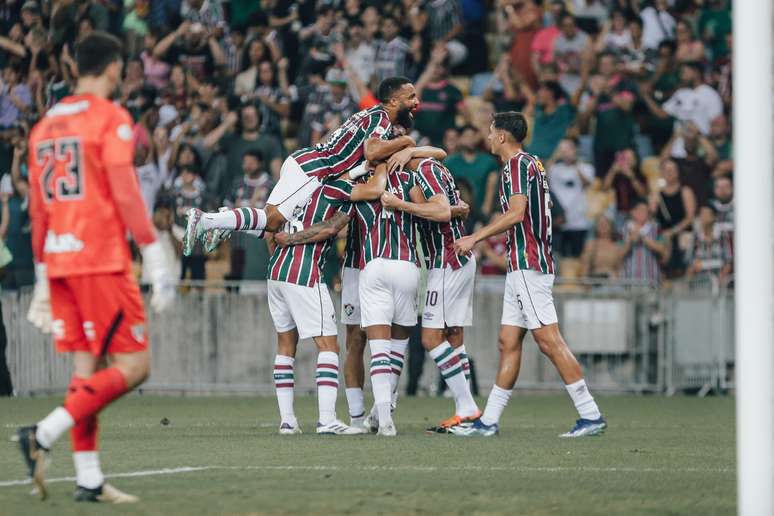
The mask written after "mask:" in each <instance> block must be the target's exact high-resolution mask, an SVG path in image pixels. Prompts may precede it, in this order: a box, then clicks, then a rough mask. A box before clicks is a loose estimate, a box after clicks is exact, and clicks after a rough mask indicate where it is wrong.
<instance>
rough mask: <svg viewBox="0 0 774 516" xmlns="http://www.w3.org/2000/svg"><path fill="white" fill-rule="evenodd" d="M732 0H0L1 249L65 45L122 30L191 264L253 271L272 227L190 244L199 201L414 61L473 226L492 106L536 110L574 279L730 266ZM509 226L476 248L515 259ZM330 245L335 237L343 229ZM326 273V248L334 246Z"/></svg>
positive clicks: (127, 87) (492, 207) (187, 270)
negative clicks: (200, 245) (33, 131)
mask: <svg viewBox="0 0 774 516" xmlns="http://www.w3.org/2000/svg"><path fill="white" fill-rule="evenodd" d="M730 9H731V7H730V2H729V1H728V0H643V1H640V0H544V1H542V2H541V1H536V0H385V1H375V0H331V1H324V0H300V1H295V2H293V1H285V0H260V1H258V0H231V1H222V0H126V1H123V0H122V1H119V0H43V1H40V2H38V1H34V0H28V1H25V2H23V3H22V1H20V0H0V35H1V36H0V68H2V81H1V82H0V173H1V174H3V175H2V180H0V201H2V213H1V214H0V220H1V221H2V223H0V237H2V240H3V242H4V246H3V248H2V249H0V265H4V266H5V270H6V274H5V279H4V280H3V288H10V289H12V288H16V287H18V286H21V285H27V284H31V283H32V281H33V276H34V274H33V264H32V254H31V252H30V229H29V218H28V215H27V189H28V184H27V182H26V179H25V177H26V165H25V162H26V154H27V149H26V138H25V135H26V134H27V132H28V131H29V128H30V127H31V125H32V124H34V122H35V120H36V119H37V118H38V117H40V116H41V114H42V113H44V112H45V111H46V109H47V108H49V107H50V106H52V105H53V104H55V103H56V102H57V100H59V99H61V98H62V97H64V96H66V95H68V94H69V93H70V92H71V90H72V87H73V84H74V79H75V74H76V70H75V65H74V59H73V48H74V44H75V43H76V42H77V41H78V40H79V38H82V37H83V36H84V35H86V34H88V33H89V32H90V31H92V30H106V31H109V32H112V33H114V34H120V35H122V38H123V40H124V41H125V43H126V50H127V55H126V59H125V79H124V82H123V85H122V87H121V90H120V91H119V92H117V93H116V99H117V101H120V102H121V103H122V104H123V105H124V106H125V107H126V108H127V109H128V110H129V111H130V113H131V114H132V116H133V117H134V120H135V122H136V125H135V127H134V140H135V143H136V166H137V174H138V177H139V180H140V184H141V188H142V192H143V196H144V199H145V201H146V203H147V209H148V213H149V215H150V216H152V218H153V221H154V223H155V225H156V227H157V228H158V230H159V233H160V235H161V238H162V241H163V242H164V244H165V245H166V246H167V249H168V253H169V259H170V260H174V261H175V262H177V267H178V268H179V270H180V271H181V275H182V276H183V277H187V278H192V279H205V278H207V277H210V278H213V277H220V278H222V277H224V276H225V277H226V278H227V279H251V280H255V279H264V278H265V276H266V264H267V260H268V254H267V248H266V244H265V242H264V241H262V240H258V239H256V238H253V237H251V236H246V237H234V238H233V239H232V240H231V241H230V245H229V246H224V249H223V250H221V251H220V254H218V255H214V256H207V255H205V253H204V252H203V251H202V250H197V251H196V252H195V253H194V255H193V256H190V257H182V256H181V255H180V241H181V237H182V233H183V231H182V227H183V226H184V224H185V220H184V213H185V211H186V210H187V209H188V208H190V207H200V208H203V209H209V210H215V209H218V208H219V207H221V206H230V207H233V206H253V207H262V206H263V205H264V204H265V202H266V199H267V197H268V194H269V192H270V191H271V188H272V186H273V184H274V182H275V181H276V179H277V176H278V174H279V170H280V164H281V163H282V161H283V159H284V158H285V156H287V154H288V152H291V151H293V150H295V149H296V148H298V147H301V146H308V145H312V144H315V143H317V142H319V141H321V140H324V139H325V138H326V135H327V134H328V133H329V132H331V131H332V130H334V129H335V128H337V127H338V125H339V124H340V123H341V122H342V120H345V119H346V118H347V117H348V116H350V115H351V114H353V113H355V112H356V111H358V110H359V109H362V108H365V107H369V106H372V105H374V104H375V103H376V102H377V101H376V99H375V98H374V94H373V92H374V89H375V87H376V85H377V84H378V83H379V81H380V80H381V79H383V78H385V77H389V76H393V75H404V76H407V77H409V78H410V79H411V80H413V81H414V82H415V84H416V87H417V90H418V91H419V93H420V96H421V102H422V104H421V107H420V110H419V112H418V113H417V115H416V120H415V135H416V136H417V138H416V139H417V141H418V142H429V143H430V144H433V145H437V146H442V147H444V148H445V149H446V150H447V152H448V154H449V156H448V158H447V160H446V164H447V166H448V168H449V169H450V170H451V172H452V173H453V175H454V177H455V179H456V182H457V184H458V185H459V188H460V191H461V193H462V196H463V199H464V200H466V201H467V202H468V203H469V204H470V205H471V206H472V208H473V209H472V212H471V216H470V219H469V220H468V222H467V224H468V226H469V227H470V228H472V227H475V226H476V225H477V224H481V223H484V222H487V221H488V220H489V219H490V218H492V217H497V216H498V213H499V199H498V198H497V189H498V181H499V175H498V174H499V170H500V163H498V161H497V160H496V159H495V158H494V157H493V156H492V155H491V154H490V153H489V152H488V149H486V148H485V146H484V143H485V141H484V135H485V134H486V132H487V130H488V126H489V124H490V121H491V114H492V113H493V112H495V111H504V110H519V111H522V112H524V113H525V114H526V115H527V116H528V117H529V120H530V127H531V135H530V137H529V139H528V144H527V150H528V151H530V152H532V153H535V154H537V155H538V156H539V157H540V158H541V159H542V160H543V163H544V164H545V167H546V169H547V170H548V173H549V179H550V183H551V190H552V196H553V221H554V225H555V233H554V249H555V253H556V255H557V257H559V258H560V260H559V263H560V274H561V275H562V276H565V277H578V276H584V277H595V278H621V279H627V280H636V281H639V280H644V281H649V282H656V283H658V282H662V281H664V280H667V279H668V280H674V279H677V278H702V279H707V278H712V281H714V282H716V284H721V285H722V284H728V283H729V282H730V278H731V277H732V271H733V257H732V244H731V238H732V235H733V182H732V178H733V164H732V154H733V147H732V142H731V136H730V135H731V128H730V124H729V118H728V117H729V114H730V111H731V57H730V56H731V48H730V47H731V41H732V40H731V12H730ZM503 239H504V236H502V237H495V238H492V239H490V240H489V241H487V242H482V243H481V244H480V246H479V248H478V252H479V255H480V257H481V258H480V264H481V265H480V272H481V273H482V274H503V273H504V271H505V267H506V265H505V258H504V256H503V254H504V253H503V251H504V247H505V243H504V240H503ZM335 250H336V251H337V252H341V246H336V247H335ZM328 263H329V264H330V269H331V270H330V271H328V277H329V279H330V280H331V281H335V276H336V269H337V260H328Z"/></svg>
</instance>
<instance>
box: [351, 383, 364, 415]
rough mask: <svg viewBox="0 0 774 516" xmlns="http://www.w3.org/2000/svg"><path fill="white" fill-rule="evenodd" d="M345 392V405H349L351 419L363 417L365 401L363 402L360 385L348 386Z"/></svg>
mask: <svg viewBox="0 0 774 516" xmlns="http://www.w3.org/2000/svg"><path fill="white" fill-rule="evenodd" d="M346 393H347V406H348V407H349V417H351V418H353V419H357V418H361V417H365V403H364V402H363V389H361V388H360V387H349V388H347V390H346Z"/></svg>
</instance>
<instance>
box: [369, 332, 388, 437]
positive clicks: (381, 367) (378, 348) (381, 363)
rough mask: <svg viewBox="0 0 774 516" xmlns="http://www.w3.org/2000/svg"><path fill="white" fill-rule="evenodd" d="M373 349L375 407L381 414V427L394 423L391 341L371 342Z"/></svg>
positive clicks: (372, 376)
mask: <svg viewBox="0 0 774 516" xmlns="http://www.w3.org/2000/svg"><path fill="white" fill-rule="evenodd" d="M368 345H369V347H370V348H371V367H370V373H371V387H372V388H373V391H374V405H375V406H376V410H377V412H378V414H379V426H384V425H386V424H388V423H390V422H391V421H392V414H391V406H390V405H391V403H390V400H391V397H392V389H391V388H390V375H391V374H392V369H391V368H390V341H389V340H381V339H375V340H369V341H368Z"/></svg>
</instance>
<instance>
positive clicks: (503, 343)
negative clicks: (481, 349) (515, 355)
mask: <svg viewBox="0 0 774 516" xmlns="http://www.w3.org/2000/svg"><path fill="white" fill-rule="evenodd" d="M517 345H518V343H517V342H514V341H513V340H512V339H508V338H505V336H504V335H500V337H498V339H497V349H498V350H499V351H500V354H503V353H512V352H514V351H516V349H517Z"/></svg>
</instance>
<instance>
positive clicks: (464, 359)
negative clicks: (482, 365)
mask: <svg viewBox="0 0 774 516" xmlns="http://www.w3.org/2000/svg"><path fill="white" fill-rule="evenodd" d="M457 353H458V354H459V356H460V364H462V372H463V373H464V374H465V380H467V381H468V382H469V381H470V359H469V358H468V352H467V351H466V350H465V344H463V345H462V346H460V347H458V348H457Z"/></svg>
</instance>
